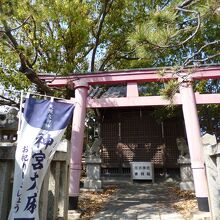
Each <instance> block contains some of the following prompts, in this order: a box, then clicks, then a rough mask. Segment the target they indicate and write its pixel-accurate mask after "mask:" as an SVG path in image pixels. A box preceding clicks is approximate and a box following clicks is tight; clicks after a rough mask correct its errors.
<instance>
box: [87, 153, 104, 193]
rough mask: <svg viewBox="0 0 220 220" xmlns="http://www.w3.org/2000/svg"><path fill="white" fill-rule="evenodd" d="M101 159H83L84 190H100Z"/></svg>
mask: <svg viewBox="0 0 220 220" xmlns="http://www.w3.org/2000/svg"><path fill="white" fill-rule="evenodd" d="M101 163H102V160H101V158H98V157H88V158H86V159H85V164H86V179H85V180H84V188H85V189H91V190H95V191H99V190H101V189H102V181H101V180H100V176H101Z"/></svg>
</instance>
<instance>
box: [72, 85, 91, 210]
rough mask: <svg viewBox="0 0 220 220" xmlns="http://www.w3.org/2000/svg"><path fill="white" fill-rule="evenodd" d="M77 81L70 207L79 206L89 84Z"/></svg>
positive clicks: (73, 124)
mask: <svg viewBox="0 0 220 220" xmlns="http://www.w3.org/2000/svg"><path fill="white" fill-rule="evenodd" d="M74 83H75V87H74V88H75V109H74V115H73V122H72V136H71V158H70V184H69V209H70V210H73V209H76V208H77V203H78V197H79V189H80V185H79V184H80V176H81V169H82V164H81V163H82V151H83V138H84V128H85V116H86V101H87V94H88V84H87V83H86V82H81V81H78V82H74Z"/></svg>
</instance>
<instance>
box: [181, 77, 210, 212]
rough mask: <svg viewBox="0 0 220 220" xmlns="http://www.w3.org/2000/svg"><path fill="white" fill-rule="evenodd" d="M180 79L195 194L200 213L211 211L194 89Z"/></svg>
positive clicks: (189, 81)
mask: <svg viewBox="0 0 220 220" xmlns="http://www.w3.org/2000/svg"><path fill="white" fill-rule="evenodd" d="M181 80H182V79H180V80H179V81H180V94H181V99H182V109H183V116H184V121H185V127H186V135H187V140H188V145H189V153H190V159H191V166H192V173H193V179H194V186H195V193H196V198H197V201H198V208H199V210H200V211H205V212H208V211H209V205H208V185H207V179H206V175H205V167H204V159H203V149H202V142H201V136H200V125H199V118H198V114H197V108H196V101H195V94H194V92H193V88H192V80H191V79H189V80H186V81H185V80H184V81H183V82H181Z"/></svg>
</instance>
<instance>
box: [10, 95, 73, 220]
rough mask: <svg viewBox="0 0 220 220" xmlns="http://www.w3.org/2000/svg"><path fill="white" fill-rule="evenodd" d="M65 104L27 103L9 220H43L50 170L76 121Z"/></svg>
mask: <svg viewBox="0 0 220 220" xmlns="http://www.w3.org/2000/svg"><path fill="white" fill-rule="evenodd" d="M73 109H74V106H73V105H71V104H67V103H64V102H58V101H51V100H36V99H33V98H31V97H30V98H28V99H27V100H26V102H25V107H24V113H23V115H22V124H21V128H20V136H19V140H18V145H17V149H16V155H15V159H16V162H15V172H14V183H13V197H12V206H11V211H10V215H9V218H8V220H39V214H38V211H39V210H38V209H39V196H40V191H41V185H42V183H43V179H44V176H45V174H46V171H47V168H48V166H49V164H50V162H51V160H52V158H53V155H54V153H55V151H56V148H57V145H58V143H59V142H60V140H61V138H62V136H63V134H64V132H65V129H66V127H67V125H68V123H69V121H70V119H71V117H72V114H73Z"/></svg>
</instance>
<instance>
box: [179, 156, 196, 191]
mask: <svg viewBox="0 0 220 220" xmlns="http://www.w3.org/2000/svg"><path fill="white" fill-rule="evenodd" d="M177 162H178V164H179V165H180V178H181V182H180V189H181V190H192V191H194V183H193V175H192V168H191V161H190V159H189V158H184V157H183V158H179V159H178V160H177Z"/></svg>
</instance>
